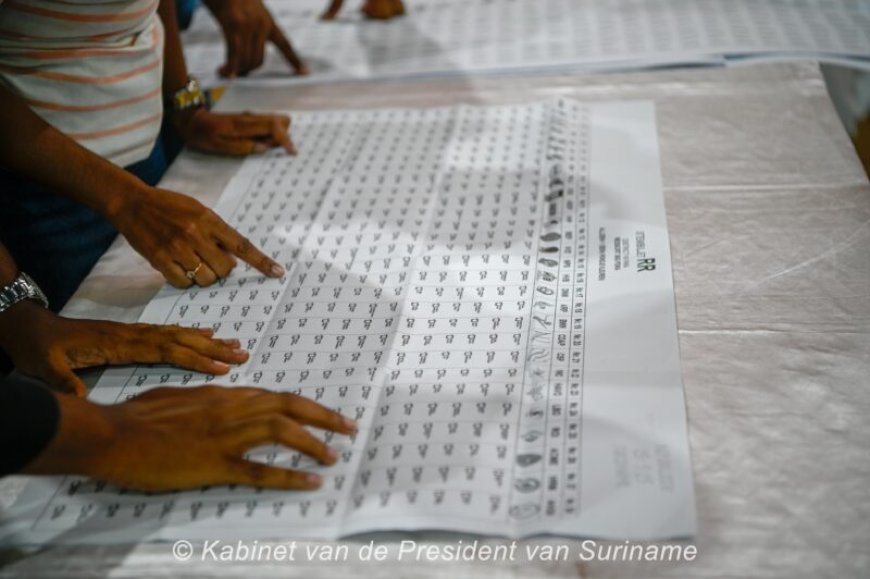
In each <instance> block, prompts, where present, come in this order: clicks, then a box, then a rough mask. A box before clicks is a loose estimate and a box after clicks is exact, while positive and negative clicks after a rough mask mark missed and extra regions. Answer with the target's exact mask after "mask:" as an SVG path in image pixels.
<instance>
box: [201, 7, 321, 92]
mask: <svg viewBox="0 0 870 579" xmlns="http://www.w3.org/2000/svg"><path fill="white" fill-rule="evenodd" d="M205 5H206V6H207V7H208V9H209V11H211V13H212V14H213V15H214V17H215V19H217V21H218V24H220V27H221V30H223V33H224V38H225V40H226V45H227V61H226V63H225V64H224V65H223V66H221V67H220V68H219V69H218V74H220V75H221V76H224V77H229V78H233V77H235V76H245V75H247V74H248V73H250V72H251V71H253V70H255V69H257V68H260V67H261V66H262V65H263V60H264V57H265V53H266V41H267V40H268V41H269V42H271V43H272V44H274V45H275V46H276V47H277V48H278V50H279V51H280V52H281V54H282V55H284V58H285V59H287V62H288V63H290V66H292V67H293V70H294V71H295V72H296V74H299V75H306V74H308V68H307V67H306V66H305V64H304V63H303V62H302V60H301V59H300V58H299V57H298V56H297V55H296V51H294V50H293V45H292V44H290V41H289V40H287V37H286V36H284V33H283V32H282V31H281V28H280V27H279V26H278V25H277V24H275V20H274V19H273V18H272V14H270V13H269V10H268V9H267V8H266V7H265V6H264V5H263V2H262V0H205Z"/></svg>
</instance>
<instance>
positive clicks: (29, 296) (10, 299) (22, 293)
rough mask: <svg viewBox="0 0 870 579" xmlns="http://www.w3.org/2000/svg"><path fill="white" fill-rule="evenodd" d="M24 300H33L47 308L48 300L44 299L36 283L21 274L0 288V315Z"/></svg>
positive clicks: (24, 274)
mask: <svg viewBox="0 0 870 579" xmlns="http://www.w3.org/2000/svg"><path fill="white" fill-rule="evenodd" d="M24 300H33V301H35V302H37V303H38V304H41V305H42V306H43V307H45V308H47V307H48V298H46V297H45V294H44V293H42V290H41V289H39V286H38V285H36V282H34V281H33V280H32V279H30V276H29V275H27V274H26V273H23V272H22V273H19V274H18V277H16V278H15V281H13V282H12V283H10V284H9V285H7V286H4V287H2V288H0V313H3V312H5V311H6V310H8V309H9V308H11V307H12V306H14V305H15V304H17V303H18V302H21V301H24Z"/></svg>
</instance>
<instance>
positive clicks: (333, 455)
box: [326, 446, 338, 462]
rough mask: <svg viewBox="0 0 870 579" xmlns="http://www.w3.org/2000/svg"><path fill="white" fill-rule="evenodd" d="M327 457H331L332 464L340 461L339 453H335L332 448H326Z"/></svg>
mask: <svg viewBox="0 0 870 579" xmlns="http://www.w3.org/2000/svg"><path fill="white" fill-rule="evenodd" d="M326 456H327V457H329V460H330V461H332V462H335V461H336V460H338V453H337V452H335V449H334V448H332V447H331V446H330V447H327V448H326Z"/></svg>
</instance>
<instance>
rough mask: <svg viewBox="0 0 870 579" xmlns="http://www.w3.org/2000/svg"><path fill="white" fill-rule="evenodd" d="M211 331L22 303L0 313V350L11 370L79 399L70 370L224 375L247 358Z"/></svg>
mask: <svg viewBox="0 0 870 579" xmlns="http://www.w3.org/2000/svg"><path fill="white" fill-rule="evenodd" d="M212 334H213V333H212V331H211V330H210V329H191V328H180V327H178V326H153V325H150V324H120V323H117V322H105V321H96V320H75V319H70V318H62V317H60V316H58V315H56V314H54V313H52V312H50V311H49V310H47V309H45V308H43V307H42V306H40V305H39V304H37V303H35V302H31V301H23V302H20V303H18V304H16V305H15V306H13V307H11V308H9V309H8V310H6V311H5V312H3V313H2V314H0V347H2V349H3V350H4V351H5V352H6V353H7V355H8V356H9V358H10V359H11V360H12V362H13V364H14V365H15V368H16V369H17V370H18V371H19V372H21V373H23V374H26V375H28V376H33V377H35V378H39V379H40V380H42V381H43V382H45V383H46V384H48V385H49V386H51V387H52V388H54V389H56V390H60V391H62V392H70V393H74V394H76V395H77V396H80V397H83V396H85V394H86V393H87V389H86V388H85V384H84V382H82V380H81V379H80V378H79V377H78V376H76V374H75V372H74V370H77V369H79V368H90V367H94V366H110V365H116V364H136V363H145V364H172V365H174V366H181V367H182V368H188V369H190V370H194V371H197V372H203V373H205V374H226V373H227V372H229V370H230V366H229V364H240V363H242V362H245V361H246V360H247V359H248V353H247V352H246V351H244V350H242V349H241V347H240V345H239V342H238V341H236V340H217V339H214V338H213V337H212Z"/></svg>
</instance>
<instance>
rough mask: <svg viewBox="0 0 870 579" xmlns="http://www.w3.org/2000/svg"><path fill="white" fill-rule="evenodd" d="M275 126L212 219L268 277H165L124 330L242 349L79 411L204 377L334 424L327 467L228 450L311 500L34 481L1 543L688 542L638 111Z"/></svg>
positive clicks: (682, 452) (672, 320)
mask: <svg viewBox="0 0 870 579" xmlns="http://www.w3.org/2000/svg"><path fill="white" fill-rule="evenodd" d="M293 136H294V139H295V142H296V144H297V145H298V147H299V151H300V153H299V155H298V156H295V157H294V156H287V155H286V154H284V153H282V152H272V153H269V154H267V155H266V156H263V157H255V158H250V159H248V160H246V161H245V163H244V165H243V166H242V168H241V169H240V170H239V172H238V173H237V175H236V176H235V177H234V178H233V180H232V181H231V182H230V184H229V185H228V186H227V188H226V190H225V191H224V194H223V196H222V198H221V201H220V203H219V208H218V210H219V212H220V213H221V214H222V215H223V216H224V217H225V218H226V219H227V220H228V221H229V222H230V223H231V224H232V225H233V226H235V227H236V228H238V229H239V230H240V231H241V232H242V233H244V234H245V235H247V236H249V237H250V239H251V240H252V241H253V242H254V243H256V244H257V245H259V246H261V247H262V248H263V249H264V250H265V251H266V252H267V253H269V254H271V255H272V256H273V257H274V258H275V259H276V260H278V261H279V262H281V263H283V264H285V265H286V267H287V270H288V272H287V274H286V275H285V276H284V277H283V278H281V279H267V278H265V277H263V276H261V275H259V274H258V273H257V272H256V271H255V270H253V269H251V268H250V267H248V266H244V265H240V266H239V267H238V268H237V269H236V271H235V272H234V273H233V274H232V275H231V276H230V277H229V278H227V279H225V280H223V281H221V282H220V283H218V284H217V285H215V286H213V287H207V288H199V287H194V288H192V289H189V290H177V289H173V288H170V287H168V286H167V287H165V288H164V289H163V290H162V291H161V292H160V293H159V294H158V295H157V296H156V297H155V298H154V299H153V300H152V302H151V303H150V304H149V305H148V307H147V309H146V311H145V313H144V314H143V318H142V320H143V321H146V322H154V323H174V324H180V325H184V326H194V327H210V328H213V329H214V330H215V331H216V333H217V335H218V336H220V337H223V338H237V339H239V340H240V341H241V342H242V344H243V345H244V346H245V347H246V348H247V349H248V351H249V352H250V353H251V357H250V360H249V361H248V362H247V363H246V364H245V365H244V366H240V367H236V368H234V369H233V370H232V373H230V374H229V375H227V376H222V377H215V376H203V375H200V374H194V373H190V372H185V371H182V370H178V369H173V368H167V367H153V366H141V367H136V368H133V369H129V368H127V369H113V370H110V371H107V372H106V373H105V374H104V376H103V377H102V378H101V380H100V381H99V382H98V384H97V385H96V386H95V388H94V389H93V391H92V393H91V399H92V400H94V401H97V402H100V403H107V404H108V403H116V402H122V401H124V400H126V399H129V398H130V397H132V396H135V395H137V394H139V393H141V392H144V391H146V390H148V389H149V388H153V387H156V386H160V385H173V386H179V387H191V386H194V385H199V384H204V383H209V382H217V383H221V384H226V385H235V386H239V385H253V386H259V387H262V388H268V389H271V390H276V391H282V392H293V393H297V394H300V395H303V396H307V397H310V398H312V399H314V400H316V401H318V402H319V403H321V404H324V405H326V406H328V407H330V408H334V409H337V410H338V411H340V412H342V413H343V414H345V415H347V416H350V417H353V418H354V419H356V420H357V421H358V422H359V426H360V428H359V431H358V433H357V434H356V435H354V436H352V437H345V436H340V435H335V434H330V433H324V432H318V435H319V436H322V437H323V438H324V439H325V440H326V441H327V442H328V443H329V444H331V445H333V446H334V447H335V448H336V449H337V451H338V453H339V456H340V458H339V460H338V463H337V464H336V465H334V466H331V467H324V466H320V465H317V464H316V463H315V462H314V461H313V460H311V459H309V458H306V457H304V456H302V455H300V454H299V453H298V452H295V451H293V450H291V449H287V448H284V447H279V446H268V447H263V448H256V449H252V450H251V452H250V454H249V458H250V459H252V460H257V461H261V462H265V463H268V464H272V465H276V466H281V467H285V468H292V469H303V470H310V471H316V472H318V473H320V474H322V476H323V478H324V484H323V487H322V489H320V490H318V491H315V492H287V491H283V492H280V491H269V490H263V489H252V488H246V487H241V486H214V487H209V488H203V489H199V490H195V491H192V492H180V493H170V494H159V495H144V494H139V493H135V492H131V491H127V490H123V489H120V490H119V489H116V488H112V487H111V486H110V485H106V484H104V483H102V482H99V481H93V480H87V479H85V478H82V477H78V476H68V477H63V478H47V479H45V478H44V479H34V480H33V481H32V482H31V483H30V484H29V487H28V488H27V490H26V491H25V492H24V493H23V495H22V497H21V498H20V499H19V501H18V503H17V504H16V505H15V507H14V508H13V509H12V511H11V512H6V513H4V515H3V517H2V533H0V534H2V537H3V539H4V540H5V541H7V542H8V541H15V542H22V541H24V542H30V541H41V540H52V541H55V542H63V541H71V542H115V541H131V540H158V539H191V538H220V537H233V538H238V537H244V538H251V537H256V538H281V539H287V538H303V537H305V538H334V537H339V536H344V535H348V534H353V533H360V532H367V531H376V530H396V529H445V530H452V531H462V532H473V533H484V534H493V535H507V536H512V537H520V536H528V535H534V534H541V533H551V534H557V535H570V536H598V537H612V538H619V539H660V538H667V537H679V536H689V535H692V534H693V533H694V531H695V514H694V498H693V485H692V473H691V466H690V459H689V447H688V440H687V429H686V413H685V406H684V397H683V387H682V382H681V376H680V362H679V347H678V340H677V326H676V314H675V306H674V290H673V282H672V274H671V271H672V270H671V259H670V251H669V242H668V232H667V226H666V220H665V209H664V202H663V195H662V185H661V177H660V170H659V153H658V144H657V136H656V125H655V109H654V105H653V104H652V103H651V102H614V103H594V104H583V103H579V102H577V101H573V100H567V99H560V100H550V101H546V102H538V103H532V104H522V105H511V106H490V107H475V106H456V107H449V108H433V109H423V110H420V109H384V110H372V111H362V112H359V111H343V112H311V113H308V112H297V113H294V124H293ZM179 444H183V441H179Z"/></svg>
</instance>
